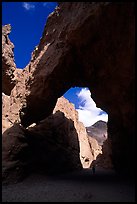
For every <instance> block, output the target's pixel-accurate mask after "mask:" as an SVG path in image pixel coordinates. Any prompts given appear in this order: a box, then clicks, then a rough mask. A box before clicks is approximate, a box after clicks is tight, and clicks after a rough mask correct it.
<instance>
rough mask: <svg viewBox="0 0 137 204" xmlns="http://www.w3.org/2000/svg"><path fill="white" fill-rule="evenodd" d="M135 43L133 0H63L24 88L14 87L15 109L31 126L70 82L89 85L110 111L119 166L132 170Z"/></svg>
mask: <svg viewBox="0 0 137 204" xmlns="http://www.w3.org/2000/svg"><path fill="white" fill-rule="evenodd" d="M134 44H135V18H134V3H133V2H128V3H122V2H120V3H112V2H81V3H79V2H74V3H72V2H67V3H63V2H62V3H59V6H58V7H57V8H56V9H55V11H54V12H53V13H52V14H51V15H50V16H49V17H48V20H47V23H46V26H45V29H44V32H43V35H42V38H41V40H40V44H39V45H38V46H37V47H36V49H35V50H34V52H33V53H32V58H31V61H30V63H29V64H28V65H27V66H26V68H25V69H24V72H23V75H24V76H23V75H22V76H23V80H22V87H21V89H17V87H18V86H20V84H19V83H17V85H16V86H15V87H14V88H13V90H12V93H11V102H10V109H11V111H12V110H13V109H14V108H15V104H17V105H16V114H15V115H16V118H17V120H18V121H19V122H20V119H21V124H22V125H23V126H24V127H28V126H29V125H31V124H32V123H35V122H36V123H38V122H39V121H41V120H43V119H45V118H46V117H47V116H49V115H50V114H51V113H52V111H53V109H54V107H55V104H56V101H57V99H58V98H59V97H60V96H62V95H63V94H64V93H65V92H66V91H67V90H68V89H69V88H70V87H74V86H85V87H89V89H90V90H92V97H93V99H94V101H95V102H96V104H97V106H98V107H100V108H102V109H103V110H104V111H106V112H107V113H108V115H109V121H108V137H109V138H111V142H112V158H113V164H114V167H115V169H116V170H117V171H121V172H122V173H123V172H124V173H131V174H133V169H134V160H135V158H134V155H135V152H134V150H135V148H134V147H135V146H134V144H135V142H134V136H135V133H134V127H135V123H134V113H135V86H134V81H135V66H134V53H135V52H134ZM25 73H27V74H25ZM17 95H20V100H19V98H18V97H16V96H17ZM13 96H14V100H13ZM19 113H20V114H19ZM19 116H20V117H19ZM129 155H132V157H131V158H130V159H129Z"/></svg>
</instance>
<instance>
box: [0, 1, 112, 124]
mask: <svg viewBox="0 0 137 204" xmlns="http://www.w3.org/2000/svg"><path fill="white" fill-rule="evenodd" d="M56 6H57V3H56V2H2V25H5V24H11V27H12V30H11V33H10V35H9V38H10V40H11V41H12V42H13V44H14V46H15V48H14V57H15V63H16V66H17V68H21V69H23V68H24V67H25V66H26V65H27V64H28V63H29V61H30V59H31V53H32V51H33V50H34V48H35V46H37V45H38V44H39V41H40V38H41V37H42V33H43V30H44V26H45V24H46V20H47V17H48V15H49V14H50V13H51V12H53V10H54V9H55V7H56ZM64 97H65V98H67V99H68V100H69V101H70V102H71V103H73V104H74V105H75V108H76V110H77V111H78V114H79V120H80V121H81V122H83V123H84V125H85V126H90V125H92V124H94V123H95V122H97V121H98V120H104V121H107V120H108V115H107V114H106V113H105V112H104V111H102V110H101V109H99V108H97V107H96V104H95V102H94V101H93V99H92V98H91V93H90V91H89V89H88V88H85V87H81V88H80V87H75V88H71V89H70V90H68V91H67V92H66V93H65V94H64Z"/></svg>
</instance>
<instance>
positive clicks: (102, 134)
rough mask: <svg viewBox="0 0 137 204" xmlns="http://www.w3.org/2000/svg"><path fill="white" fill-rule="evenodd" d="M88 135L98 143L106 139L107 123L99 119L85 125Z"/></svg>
mask: <svg viewBox="0 0 137 204" xmlns="http://www.w3.org/2000/svg"><path fill="white" fill-rule="evenodd" d="M86 131H87V134H88V136H90V137H93V138H95V139H96V140H97V141H98V144H99V145H103V142H104V141H105V140H106V139H107V123H106V122H104V121H102V120H99V121H97V122H96V123H95V124H94V125H91V126H90V127H86Z"/></svg>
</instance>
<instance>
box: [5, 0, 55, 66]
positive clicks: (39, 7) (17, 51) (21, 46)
mask: <svg viewBox="0 0 137 204" xmlns="http://www.w3.org/2000/svg"><path fill="white" fill-rule="evenodd" d="M56 6H57V3H56V2H2V25H5V24H11V27H12V30H11V33H10V35H9V37H10V40H11V41H12V42H13V43H14V45H15V48H14V56H15V63H16V65H17V67H18V68H24V67H25V66H26V65H27V64H28V62H29V61H30V58H31V53H32V51H33V50H34V48H35V46H36V45H38V44H39V41H40V38H41V36H42V32H43V30H44V26H45V24H46V20H47V17H48V15H49V14H50V13H51V12H52V11H53V10H54V8H55V7H56Z"/></svg>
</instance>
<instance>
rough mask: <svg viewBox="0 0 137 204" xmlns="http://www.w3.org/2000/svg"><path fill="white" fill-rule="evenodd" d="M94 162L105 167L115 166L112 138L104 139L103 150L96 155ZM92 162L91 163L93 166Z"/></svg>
mask: <svg viewBox="0 0 137 204" xmlns="http://www.w3.org/2000/svg"><path fill="white" fill-rule="evenodd" d="M92 163H94V164H96V165H97V166H99V167H102V168H105V169H113V168H114V165H113V163H112V146H111V140H110V139H109V138H107V139H106V140H105V141H104V143H103V146H102V152H101V153H99V154H98V155H97V156H96V160H94V162H92ZM92 163H91V166H92Z"/></svg>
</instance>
